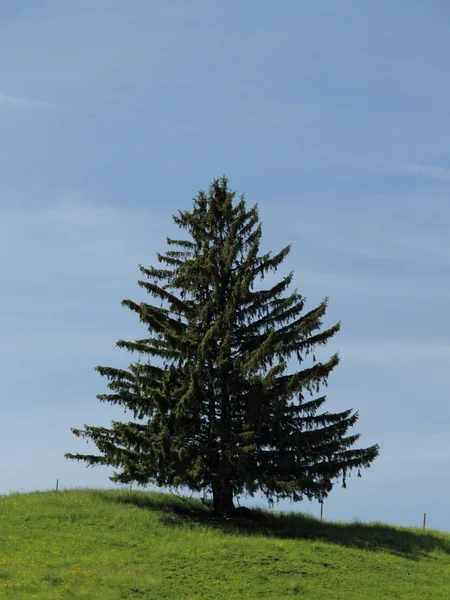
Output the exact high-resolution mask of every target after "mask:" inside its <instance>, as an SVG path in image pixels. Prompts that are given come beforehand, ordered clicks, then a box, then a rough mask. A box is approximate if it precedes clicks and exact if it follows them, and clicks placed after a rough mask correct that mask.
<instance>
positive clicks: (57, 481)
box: [56, 479, 59, 491]
mask: <svg viewBox="0 0 450 600" xmlns="http://www.w3.org/2000/svg"><path fill="white" fill-rule="evenodd" d="M58 483H59V480H58V479H57V480H56V491H58Z"/></svg>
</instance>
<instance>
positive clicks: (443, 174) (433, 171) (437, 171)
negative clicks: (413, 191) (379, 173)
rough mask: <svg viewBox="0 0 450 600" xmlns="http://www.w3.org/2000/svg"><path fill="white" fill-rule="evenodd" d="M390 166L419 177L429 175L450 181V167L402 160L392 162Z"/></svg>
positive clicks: (432, 177)
mask: <svg viewBox="0 0 450 600" xmlns="http://www.w3.org/2000/svg"><path fill="white" fill-rule="evenodd" d="M390 167H391V169H392V170H394V171H398V172H400V173H407V174H409V175H416V176H419V177H420V176H422V177H429V178H430V179H438V180H441V181H450V167H435V166H433V165H424V164H414V163H409V162H402V161H398V162H392V163H390Z"/></svg>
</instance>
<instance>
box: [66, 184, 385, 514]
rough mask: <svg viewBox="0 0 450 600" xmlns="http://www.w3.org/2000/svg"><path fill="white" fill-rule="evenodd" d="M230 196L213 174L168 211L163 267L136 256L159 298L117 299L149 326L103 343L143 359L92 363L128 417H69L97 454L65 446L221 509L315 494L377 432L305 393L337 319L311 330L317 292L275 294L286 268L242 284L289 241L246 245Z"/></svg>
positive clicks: (357, 457)
mask: <svg viewBox="0 0 450 600" xmlns="http://www.w3.org/2000/svg"><path fill="white" fill-rule="evenodd" d="M234 198H235V192H232V191H231V190H230V189H229V188H228V181H227V179H226V178H225V177H222V178H221V179H218V180H214V181H213V182H212V184H211V186H210V188H209V193H205V192H203V191H200V192H199V194H198V196H197V197H196V198H195V199H194V207H193V210H192V211H187V210H186V211H179V212H178V215H177V216H174V217H173V219H174V221H175V223H176V224H177V225H178V226H179V227H180V228H182V229H185V230H187V232H188V233H189V235H190V239H188V240H173V239H170V238H167V243H168V245H169V246H170V247H173V248H174V249H170V250H168V251H167V252H166V254H165V255H160V254H158V255H157V256H158V260H159V262H160V263H163V265H164V268H154V267H149V268H144V267H142V266H141V265H140V270H141V272H142V274H143V276H145V280H144V279H143V280H141V281H139V282H138V283H139V285H140V286H141V287H142V288H144V289H145V290H146V291H147V292H148V293H149V294H150V295H151V296H153V297H155V298H157V299H159V300H160V302H161V306H160V307H157V306H154V305H153V304H147V303H144V302H141V303H140V304H137V303H135V302H133V301H132V300H123V302H122V304H123V305H124V306H126V307H128V308H129V309H131V310H132V311H134V312H136V313H137V314H138V315H139V317H140V320H141V321H142V322H143V323H145V325H146V326H147V328H148V331H149V337H146V338H145V339H140V340H136V341H133V342H128V341H124V340H119V341H118V342H117V343H116V345H117V346H118V347H120V348H125V349H127V350H129V351H132V352H135V353H138V354H140V355H142V356H143V357H144V361H143V362H142V363H141V362H140V360H139V362H137V363H133V364H130V365H129V368H128V370H124V369H118V368H112V367H101V366H99V367H96V370H97V371H98V372H99V373H100V374H101V375H103V376H105V377H107V378H108V380H109V382H108V387H109V389H110V391H111V393H108V394H100V395H98V396H97V398H98V399H99V400H101V401H107V402H111V403H113V404H118V405H122V406H123V407H125V408H126V409H128V410H129V411H131V412H132V413H133V415H134V420H133V421H130V422H117V421H113V422H112V423H111V428H109V429H107V428H104V427H96V426H91V425H85V426H84V429H82V430H81V429H72V431H73V433H74V434H75V435H76V436H77V437H82V438H85V439H90V440H91V441H93V442H94V444H95V445H96V447H97V448H98V450H99V451H100V455H81V454H66V457H67V458H72V459H76V460H82V461H85V462H86V463H88V464H89V465H96V464H101V465H109V466H113V467H115V468H116V469H120V470H118V471H115V472H114V475H113V477H111V479H112V480H113V481H116V482H120V483H130V482H137V483H138V484H142V485H145V484H147V483H156V484H157V485H159V486H167V485H169V486H187V487H188V488H190V489H191V490H194V491H207V492H209V493H212V496H213V504H214V508H215V509H216V510H217V511H219V512H221V513H226V512H229V511H231V510H232V509H233V498H234V497H235V496H236V495H239V494H241V493H243V492H247V493H249V494H251V495H253V494H254V493H255V492H257V491H260V492H262V493H263V494H264V495H265V496H266V497H267V498H268V499H269V500H270V501H273V500H274V499H280V498H290V499H292V500H294V501H297V500H301V499H302V498H304V497H306V498H308V499H313V498H316V499H319V500H323V499H324V498H325V497H326V496H327V494H328V493H329V492H330V490H331V489H332V487H333V483H334V481H335V480H336V479H338V478H340V477H342V479H343V484H344V486H345V480H346V477H347V475H348V474H349V473H350V472H351V471H352V470H353V469H357V470H358V475H360V472H359V470H360V469H361V468H363V467H369V466H370V464H371V463H372V461H373V460H374V459H375V458H376V456H377V455H378V446H377V445H375V446H371V447H369V448H366V449H354V448H353V446H354V444H355V442H356V441H357V440H358V438H359V435H347V433H348V431H349V429H350V428H351V427H352V426H353V425H354V424H355V423H356V421H357V419H358V413H357V412H353V409H350V410H345V411H343V412H339V413H329V412H320V409H321V408H322V407H323V405H324V403H325V396H323V395H322V396H319V397H316V398H314V395H315V394H318V393H319V391H320V389H321V388H322V386H323V385H326V384H327V378H328V376H329V374H330V372H331V371H332V370H333V369H334V368H335V367H336V365H337V364H338V362H339V357H338V355H337V354H336V355H334V356H332V357H331V358H330V359H329V360H328V361H327V362H316V360H315V357H314V348H315V347H316V346H318V345H324V344H326V342H327V341H328V340H329V339H330V338H331V337H332V336H334V335H335V334H336V333H337V332H338V331H339V329H340V323H338V324H336V325H334V326H333V327H331V328H329V329H327V330H325V331H320V329H321V327H322V318H323V317H324V315H325V312H326V308H327V300H326V299H325V300H324V301H323V302H321V303H320V304H319V306H317V307H316V308H314V309H313V310H311V311H309V312H307V313H306V314H302V313H303V309H304V304H305V299H304V298H303V297H302V296H301V295H300V294H299V293H297V291H294V292H292V293H290V294H288V295H285V292H286V290H287V288H288V287H289V285H290V284H291V282H292V279H293V273H290V274H289V275H287V276H286V277H284V278H282V279H281V281H279V282H278V283H277V284H276V285H273V286H272V287H269V288H268V289H259V290H254V283H255V281H257V280H258V279H261V278H264V275H265V274H267V272H268V271H270V270H272V271H275V270H276V269H277V267H278V266H279V265H280V264H281V262H282V261H283V260H284V259H285V258H286V256H287V255H288V254H289V252H290V248H291V247H290V246H287V247H285V248H284V249H283V250H281V251H280V252H279V253H278V254H276V255H275V256H273V255H272V253H271V252H269V253H267V254H263V255H260V254H259V246H260V239H261V234H262V229H261V223H260V221H259V216H258V208H257V205H255V206H253V207H252V208H251V209H247V207H246V203H245V200H244V197H243V196H241V198H240V201H238V202H236V203H235V202H234ZM309 354H312V355H313V356H312V359H313V360H312V361H311V362H312V364H310V366H308V367H305V368H302V369H301V370H299V371H297V372H294V373H290V374H287V373H286V370H287V369H288V364H287V361H288V360H289V359H290V358H291V357H292V356H294V357H296V358H297V360H298V362H299V363H302V362H303V360H304V358H305V357H307V356H308V355H309ZM152 359H156V362H159V364H155V360H153V361H152ZM158 359H159V361H158ZM308 393H309V394H310V398H307V394H308Z"/></svg>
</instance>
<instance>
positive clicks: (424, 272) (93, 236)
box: [0, 0, 450, 530]
mask: <svg viewBox="0 0 450 600" xmlns="http://www.w3.org/2000/svg"><path fill="white" fill-rule="evenodd" d="M449 30H450V8H449V7H448V5H447V3H446V2H439V1H435V2H432V3H424V2H415V1H413V2H408V3H407V5H406V3H392V2H386V1H384V2H383V1H380V2H376V3H369V2H357V1H356V0H353V1H343V2H339V3H338V2H334V0H333V1H331V0H329V1H327V0H322V1H321V2H310V3H300V2H296V1H295V0H278V2H273V1H271V2H269V1H268V0H259V1H258V3H254V2H251V1H250V0H239V2H238V1H237V0H229V1H228V2H226V3H223V2H218V1H206V0H205V1H199V2H196V1H193V2H185V1H182V0H179V1H178V2H175V1H173V0H166V2H164V3H162V2H154V1H143V0H142V1H139V0H134V2H132V3H124V2H121V1H118V0H117V1H113V0H108V1H106V0H96V1H95V2H92V1H90V2H88V1H85V0H79V1H77V2H68V1H59V2H56V1H50V0H48V1H41V2H39V3H38V2H34V1H31V0H29V1H26V0H19V1H17V0H14V1H7V0H6V1H4V2H2V5H1V8H0V73H1V78H0V82H1V85H0V131H1V140H2V143H1V144H0V174H1V177H0V245H1V252H0V269H1V274H2V282H3V286H2V294H1V296H0V303H1V312H2V315H3V318H1V319H0V365H1V366H0V370H1V375H2V404H1V409H2V410H1V419H0V456H2V468H1V477H0V493H8V492H9V491H15V490H18V491H27V490H34V489H42V490H44V489H49V488H52V487H54V485H55V482H56V479H59V481H60V486H62V487H74V486H92V487H93V486H95V487H108V486H111V485H112V484H111V483H110V482H109V480H108V475H109V474H110V472H109V471H108V470H107V469H104V468H100V467H99V468H95V469H87V468H86V467H84V465H82V464H77V463H75V462H72V461H67V460H65V459H64V458H63V454H64V452H67V451H70V452H77V451H80V452H84V451H85V450H87V449H88V448H87V446H86V445H85V442H81V441H79V440H77V439H76V438H75V437H74V436H73V435H72V434H71V432H70V427H79V426H82V424H83V423H88V424H98V425H108V423H109V421H110V420H111V419H113V418H123V417H126V415H124V413H123V411H120V410H118V409H117V408H116V409H114V408H112V407H110V406H109V405H108V404H101V403H100V402H98V401H97V399H96V398H95V395H96V394H98V393H102V392H104V391H105V390H106V382H105V381H104V380H103V379H102V378H101V377H100V376H99V375H98V374H97V373H96V372H95V371H94V369H93V368H94V367H95V366H96V365H99V364H100V365H109V366H123V367H126V366H127V365H128V363H129V361H130V356H129V355H127V353H125V352H123V351H120V350H118V349H116V348H115V346H114V344H115V341H116V340H117V339H119V338H122V339H134V338H136V337H140V336H141V335H143V332H144V331H145V330H144V329H143V328H142V327H143V326H142V325H140V324H139V322H137V321H136V318H135V316H134V315H133V313H131V312H129V311H128V310H127V309H125V308H122V307H121V306H120V302H121V300H122V299H123V298H132V299H134V300H136V301H139V300H144V299H145V295H143V293H142V291H140V289H139V288H138V286H137V279H138V278H139V275H140V273H139V270H138V264H139V263H141V264H144V265H145V264H147V265H150V264H155V263H156V252H157V251H164V250H165V248H166V244H165V238H166V236H167V235H169V236H170V235H175V234H177V229H176V228H175V226H174V224H173V223H172V219H171V215H172V214H173V213H175V212H176V211H177V210H178V209H183V208H189V207H190V206H191V205H192V198H193V196H195V195H196V193H197V192H198V190H199V189H200V188H207V186H208V184H209V182H210V181H211V179H212V178H214V177H219V176H221V175H222V174H223V173H226V174H227V176H228V177H229V180H230V186H231V187H232V188H233V189H235V190H237V191H238V192H239V193H242V192H244V193H245V194H246V198H247V201H248V203H249V204H250V205H252V204H254V203H255V202H258V203H259V206H260V215H261V219H262V221H263V222H264V228H263V231H264V237H263V246H264V249H272V250H273V251H276V250H279V249H281V247H283V246H285V245H286V244H288V243H290V242H292V244H293V249H292V254H291V255H290V257H289V259H288V260H287V261H286V262H285V263H284V265H283V267H282V268H280V270H279V271H278V276H279V277H281V276H282V275H284V274H286V273H287V272H288V271H289V270H291V269H293V270H294V271H295V278H294V281H295V287H297V288H298V290H299V291H300V292H301V293H302V294H303V295H305V296H306V297H307V307H309V308H311V307H313V306H315V305H317V304H318V303H319V302H320V300H321V299H322V298H323V297H324V296H329V298H330V305H329V312H328V318H327V324H330V325H331V324H333V323H334V322H335V321H337V320H342V332H341V333H340V334H339V335H338V336H337V337H336V338H335V340H333V342H332V344H330V345H329V346H328V348H327V354H331V353H332V352H334V351H335V350H339V352H340V354H341V358H342V363H341V365H340V366H339V367H338V369H337V370H336V371H335V373H334V374H333V375H332V377H331V378H330V386H329V388H328V391H327V394H328V407H329V409H330V410H337V409H339V410H344V409H347V408H351V407H352V408H354V409H356V410H359V412H360V421H359V423H358V424H357V426H356V428H355V431H357V432H360V433H361V440H360V443H361V445H364V446H368V445H370V444H372V443H376V442H378V443H379V444H380V446H381V455H380V457H379V459H378V460H377V461H376V463H374V465H373V466H372V468H371V469H369V470H367V471H364V473H363V478H362V479H357V478H356V477H354V478H352V479H351V480H350V482H349V485H348V487H347V489H346V490H342V489H341V488H340V486H339V485H337V486H336V488H335V490H333V492H332V493H331V495H330V497H329V499H328V500H327V501H326V504H325V508H324V515H325V517H327V518H330V519H342V520H352V519H354V518H358V519H361V520H367V521H372V520H381V521H385V522H389V523H397V524H404V525H420V523H421V520H422V515H423V513H424V512H427V515H428V523H429V526H430V527H433V528H437V529H445V530H450V515H449V513H448V497H449V495H450V439H449V422H450V403H449V399H448V393H447V392H448V389H449V384H450V368H449V362H450V342H449V335H450V334H449V332H450V314H449V311H448V309H447V307H448V305H449V301H450V251H449V250H450V248H449V232H450V231H449V230H450V198H449V191H450V145H449V139H450V119H449V106H450V80H449V78H448V72H449V67H450V64H449V63H450V58H449V57H450V31H449ZM241 501H242V502H245V499H242V500H241ZM256 501H257V502H258V503H259V504H261V505H264V503H263V501H262V500H260V499H256ZM279 508H282V509H294V510H302V511H306V512H311V513H313V514H318V513H319V508H318V506H317V503H308V502H305V503H301V504H297V505H291V504H289V503H282V504H281V505H280V506H279Z"/></svg>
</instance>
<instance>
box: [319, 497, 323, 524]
mask: <svg viewBox="0 0 450 600" xmlns="http://www.w3.org/2000/svg"><path fill="white" fill-rule="evenodd" d="M320 520H321V521H323V500H322V502H321V503H320Z"/></svg>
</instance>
